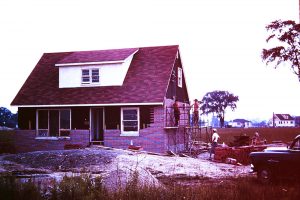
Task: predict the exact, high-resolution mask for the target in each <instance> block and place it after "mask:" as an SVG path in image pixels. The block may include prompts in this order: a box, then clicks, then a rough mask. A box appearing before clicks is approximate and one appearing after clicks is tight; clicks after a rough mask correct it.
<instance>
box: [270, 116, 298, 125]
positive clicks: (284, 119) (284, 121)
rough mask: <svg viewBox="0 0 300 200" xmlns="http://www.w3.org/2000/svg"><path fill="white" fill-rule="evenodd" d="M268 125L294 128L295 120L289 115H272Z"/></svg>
mask: <svg viewBox="0 0 300 200" xmlns="http://www.w3.org/2000/svg"><path fill="white" fill-rule="evenodd" d="M273 122H274V124H273ZM269 124H270V126H275V127H295V118H294V117H292V116H291V115H290V114H274V115H273V118H272V119H270V123H269Z"/></svg>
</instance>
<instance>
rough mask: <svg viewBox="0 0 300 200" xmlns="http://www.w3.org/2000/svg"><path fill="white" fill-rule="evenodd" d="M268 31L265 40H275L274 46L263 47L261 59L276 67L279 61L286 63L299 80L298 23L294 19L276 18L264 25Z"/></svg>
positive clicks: (299, 49) (299, 41) (299, 50)
mask: <svg viewBox="0 0 300 200" xmlns="http://www.w3.org/2000/svg"><path fill="white" fill-rule="evenodd" d="M266 29H267V31H268V32H270V35H269V37H268V38H267V40H266V41H267V42H270V41H271V40H275V41H276V43H275V44H276V46H275V47H273V48H270V49H263V51H262V59H263V60H264V61H265V62H266V64H267V65H268V64H269V63H273V64H274V67H275V68H277V67H278V66H279V65H280V64H281V63H287V64H288V65H289V66H290V67H291V69H292V71H293V73H294V74H296V75H297V76H298V79H299V81H300V24H297V23H296V22H295V21H291V20H288V21H281V20H276V21H273V22H271V23H270V24H269V25H267V26H266Z"/></svg>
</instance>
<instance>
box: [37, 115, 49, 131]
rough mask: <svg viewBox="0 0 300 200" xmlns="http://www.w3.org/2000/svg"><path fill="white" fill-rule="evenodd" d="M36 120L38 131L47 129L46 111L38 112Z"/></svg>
mask: <svg viewBox="0 0 300 200" xmlns="http://www.w3.org/2000/svg"><path fill="white" fill-rule="evenodd" d="M38 120H39V124H38V129H48V110H39V111H38Z"/></svg>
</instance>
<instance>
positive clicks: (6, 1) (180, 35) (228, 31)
mask: <svg viewBox="0 0 300 200" xmlns="http://www.w3.org/2000/svg"><path fill="white" fill-rule="evenodd" d="M298 3H299V2H298V0H126V1H124V0H26V1H24V0H1V1H0V27H1V29H0V30H1V31H0V60H1V61H0V74H1V78H0V107H2V106H3V107H7V108H8V109H10V110H12V112H16V111H17V108H16V107H11V106H10V103H11V101H12V100H13V98H14V97H15V95H16V94H17V92H18V91H19V89H20V88H21V86H22V85H23V83H24V82H25V80H26V79H27V77H28V76H29V74H30V72H31V71H32V70H33V68H34V67H35V65H36V63H37V62H38V61H39V59H40V57H41V56H42V54H43V53H49V52H65V51H84V50H101V49H115V48H131V47H146V46H160V45H179V48H180V54H181V57H182V64H183V68H184V74H185V78H186V82H187V85H188V93H189V96H190V99H191V100H192V99H194V98H197V99H202V97H203V96H204V95H205V94H206V93H207V92H211V91H214V90H227V91H229V92H231V93H233V94H234V95H237V96H239V99H240V100H239V102H238V103H237V109H236V110H235V111H234V112H232V111H231V110H227V112H226V115H225V120H232V119H236V118H244V119H248V120H249V119H261V120H263V119H265V120H267V119H269V118H271V117H272V113H273V112H275V113H282V114H286V113H288V114H291V115H299V116H300V106H299V102H300V82H299V81H298V79H297V77H296V75H294V74H293V73H292V71H291V70H290V69H289V68H288V65H286V66H282V67H280V68H278V69H274V68H273V67H272V66H266V65H265V64H264V63H263V62H262V59H261V57H260V55H261V51H262V49H263V48H266V47H268V45H267V44H266V41H265V40H266V38H267V36H268V33H267V31H266V29H265V26H266V25H267V24H269V23H270V22H272V21H274V20H277V19H282V20H288V19H289V20H294V21H296V22H297V23H299V5H298Z"/></svg>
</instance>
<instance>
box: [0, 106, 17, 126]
mask: <svg viewBox="0 0 300 200" xmlns="http://www.w3.org/2000/svg"><path fill="white" fill-rule="evenodd" d="M17 123H18V114H13V113H11V111H10V110H8V109H7V108H4V107H0V126H5V127H10V128H15V127H16V125H17Z"/></svg>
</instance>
